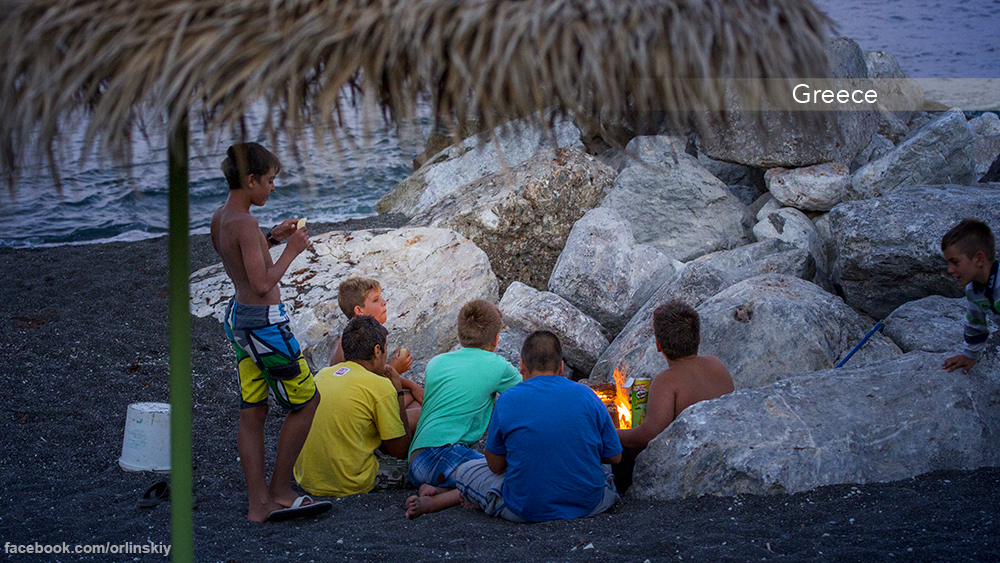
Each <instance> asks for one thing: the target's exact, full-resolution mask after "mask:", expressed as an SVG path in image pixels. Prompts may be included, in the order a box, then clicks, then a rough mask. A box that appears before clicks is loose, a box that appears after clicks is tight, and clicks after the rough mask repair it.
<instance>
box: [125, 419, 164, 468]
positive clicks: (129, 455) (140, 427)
mask: <svg viewBox="0 0 1000 563" xmlns="http://www.w3.org/2000/svg"><path fill="white" fill-rule="evenodd" d="M118 465H120V466H121V468H122V469H124V470H126V471H162V472H167V471H170V405H169V404H168V403H132V404H131V405H129V406H128V413H127V414H126V415H125V437H124V439H122V456H121V457H120V458H118Z"/></svg>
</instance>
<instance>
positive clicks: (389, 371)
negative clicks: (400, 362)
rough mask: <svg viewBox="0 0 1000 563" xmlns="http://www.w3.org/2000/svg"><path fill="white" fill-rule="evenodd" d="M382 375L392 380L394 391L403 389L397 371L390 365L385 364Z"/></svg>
mask: <svg viewBox="0 0 1000 563" xmlns="http://www.w3.org/2000/svg"><path fill="white" fill-rule="evenodd" d="M382 377H385V378H386V379H388V380H389V381H391V382H392V386H393V387H395V388H396V392H399V391H402V390H403V382H402V381H401V380H400V378H399V373H397V372H396V370H395V369H393V367H392V366H391V365H389V364H386V365H385V369H384V370H382Z"/></svg>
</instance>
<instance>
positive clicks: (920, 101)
mask: <svg viewBox="0 0 1000 563" xmlns="http://www.w3.org/2000/svg"><path fill="white" fill-rule="evenodd" d="M865 65H866V66H867V67H868V78H870V79H872V87H873V89H874V90H875V91H876V92H878V100H879V105H881V106H883V110H882V111H885V108H889V110H890V111H888V113H889V114H891V115H893V116H895V118H897V120H898V121H900V122H902V123H906V122H907V121H909V120H910V119H911V118H912V117H913V115H914V114H915V113H916V111H917V110H919V109H920V108H921V107H922V106H923V105H924V89H923V88H922V87H921V86H920V84H919V83H918V82H917V81H916V80H913V79H912V78H910V77H909V76H907V75H906V73H905V72H903V69H901V68H900V66H899V62H898V61H897V60H896V56H895V55H893V54H892V53H889V52H887V51H868V52H866V53H865ZM894 140H895V139H894Z"/></svg>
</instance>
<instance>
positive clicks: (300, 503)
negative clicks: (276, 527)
mask: <svg viewBox="0 0 1000 563" xmlns="http://www.w3.org/2000/svg"><path fill="white" fill-rule="evenodd" d="M304 503H308V504H304ZM331 508H333V503H332V502H330V501H328V500H324V501H319V502H317V501H313V499H312V497H310V496H309V495H305V496H301V497H299V498H297V499H295V502H293V503H292V506H290V507H288V508H282V509H281V510H275V511H274V512H272V513H270V514H268V515H267V520H265V522H281V521H283V520H291V519H292V518H309V517H312V516H316V515H319V514H323V513H324V512H326V511H327V510H330V509H331Z"/></svg>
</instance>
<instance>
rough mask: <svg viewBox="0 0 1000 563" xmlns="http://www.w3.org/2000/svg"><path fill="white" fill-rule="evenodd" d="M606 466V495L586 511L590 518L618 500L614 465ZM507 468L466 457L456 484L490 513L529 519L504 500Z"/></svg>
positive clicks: (468, 497)
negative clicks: (494, 469)
mask: <svg viewBox="0 0 1000 563" xmlns="http://www.w3.org/2000/svg"><path fill="white" fill-rule="evenodd" d="M601 467H602V468H603V469H604V474H605V475H604V497H603V498H601V502H599V503H598V504H597V507H596V508H594V510H593V511H591V513H590V514H588V515H587V518H589V517H591V516H596V515H598V514H600V513H602V512H604V511H605V510H607V509H609V508H611V506H612V505H613V504H615V501H617V500H618V492H617V491H615V476H614V475H613V474H612V473H611V466H610V465H608V464H602V465H601ZM506 475H507V472H506V471H505V472H503V473H501V474H500V475H497V474H496V473H493V472H492V471H490V468H489V466H488V465H486V460H485V459H475V460H472V461H467V462H465V463H463V464H462V465H459V466H458V469H456V470H455V485H456V486H457V488H458V492H460V493H461V494H462V498H464V499H465V500H467V501H469V502H474V503H476V504H477V505H479V507H480V508H482V509H483V512H485V513H486V514H487V515H488V516H492V517H494V518H503V519H504V520H510V521H511V522H527V520H524V519H522V518H521V517H519V516H518V515H516V514H514V513H513V512H511V511H510V510H508V509H507V506H506V504H504V501H503V480H504V477H505V476H506Z"/></svg>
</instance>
